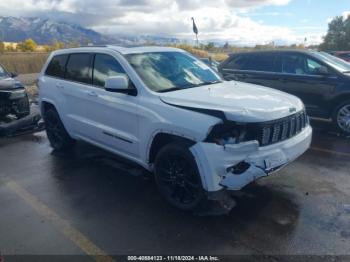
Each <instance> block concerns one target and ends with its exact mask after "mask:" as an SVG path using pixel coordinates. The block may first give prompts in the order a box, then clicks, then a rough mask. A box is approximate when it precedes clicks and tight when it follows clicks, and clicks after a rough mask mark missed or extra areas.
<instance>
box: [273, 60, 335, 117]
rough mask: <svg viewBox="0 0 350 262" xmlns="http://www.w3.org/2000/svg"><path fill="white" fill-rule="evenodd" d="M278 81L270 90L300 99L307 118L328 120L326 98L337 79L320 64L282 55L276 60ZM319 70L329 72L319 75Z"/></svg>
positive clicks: (316, 61)
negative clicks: (324, 118)
mask: <svg viewBox="0 0 350 262" xmlns="http://www.w3.org/2000/svg"><path fill="white" fill-rule="evenodd" d="M279 64H280V67H281V68H280V73H279V77H278V78H279V81H278V83H277V84H276V85H275V86H273V87H274V88H276V89H279V90H281V91H284V92H287V93H290V94H293V95H295V96H297V97H299V98H300V99H301V100H302V101H303V102H304V104H305V107H306V109H307V111H308V114H310V115H312V116H317V117H328V115H329V111H330V104H329V102H328V97H329V96H330V95H331V93H332V92H333V90H334V89H335V87H336V86H337V83H338V77H337V76H336V75H332V74H331V72H332V70H331V69H330V68H329V67H328V66H326V65H324V64H323V63H322V62H320V61H318V60H316V59H314V58H312V57H309V56H307V55H304V54H300V53H291V54H281V55H280V57H279ZM321 68H323V69H322V70H324V69H327V70H329V73H326V72H322V70H321Z"/></svg>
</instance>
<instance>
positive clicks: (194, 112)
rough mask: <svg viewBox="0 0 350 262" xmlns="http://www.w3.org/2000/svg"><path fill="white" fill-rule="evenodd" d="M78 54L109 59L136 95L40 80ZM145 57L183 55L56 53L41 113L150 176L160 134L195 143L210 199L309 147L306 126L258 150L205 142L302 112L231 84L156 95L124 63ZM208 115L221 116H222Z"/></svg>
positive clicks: (114, 50)
mask: <svg viewBox="0 0 350 262" xmlns="http://www.w3.org/2000/svg"><path fill="white" fill-rule="evenodd" d="M80 52H90V53H103V54H108V55H110V56H112V57H114V58H115V59H116V60H117V61H118V62H119V63H120V65H121V66H122V67H123V68H124V70H125V72H126V74H127V75H128V77H129V79H130V80H131V81H132V82H133V83H134V85H135V87H136V89H137V95H136V96H130V95H127V94H121V93H112V92H108V91H106V90H104V89H102V88H96V87H94V86H92V85H88V84H81V83H77V82H71V81H66V80H65V79H60V78H54V77H50V76H47V75H45V70H46V67H47V65H48V63H49V61H50V60H51V59H52V57H54V56H56V55H60V54H71V53H80ZM147 52H185V51H183V50H179V49H175V48H167V47H138V48H122V47H116V46H106V47H84V48H74V49H66V50H59V51H55V52H53V53H52V54H51V55H50V57H49V58H48V61H47V63H46V65H45V66H44V68H43V70H42V72H41V74H40V76H39V93H40V104H41V109H42V110H43V108H44V107H43V105H44V104H45V103H49V104H51V105H53V106H54V107H55V108H56V110H57V112H58V113H59V116H60V118H61V120H62V122H63V124H64V126H65V128H66V130H67V131H68V133H69V135H70V136H71V137H72V138H74V139H77V140H84V141H86V142H88V143H91V144H94V145H96V146H98V147H101V148H104V149H106V150H108V151H111V152H113V153H116V154H118V155H121V156H123V157H125V158H128V159H130V160H132V161H134V162H136V163H138V164H139V165H141V166H143V167H144V168H145V169H147V170H149V171H152V169H153V162H152V159H151V148H152V143H153V142H154V139H155V138H156V137H157V135H159V134H171V135H174V136H178V137H182V138H186V139H188V140H190V141H193V146H192V147H191V148H190V151H191V152H192V154H193V155H194V158H195V160H196V163H197V166H198V169H199V172H200V177H201V181H202V185H203V188H204V189H205V190H206V191H208V192H217V191H220V190H221V189H228V190H240V189H241V188H243V187H244V186H245V185H247V184H249V183H250V182H252V181H254V180H256V179H258V178H260V177H264V176H267V175H269V174H270V173H271V172H273V171H276V170H277V169H280V168H281V167H283V166H285V165H286V164H288V163H290V162H291V161H293V160H295V159H296V158H297V157H299V156H300V155H301V154H303V153H304V152H305V151H306V150H307V149H308V148H309V146H310V143H311V137H312V129H311V127H310V125H309V124H308V123H306V124H305V127H304V128H303V129H302V130H301V131H300V132H299V133H298V134H296V135H295V136H293V137H291V138H289V139H286V140H284V141H281V142H278V143H274V144H271V145H268V146H260V145H259V142H258V141H257V140H251V141H245V142H242V143H238V144H227V145H224V146H222V145H218V144H215V143H211V142H206V138H207V136H208V134H209V133H210V131H211V129H212V128H213V126H215V125H217V124H220V123H222V122H223V121H235V122H239V123H265V122H268V121H275V120H277V119H284V118H287V117H289V116H291V115H294V114H297V113H299V112H302V111H303V110H304V105H303V103H302V102H301V101H300V99H298V98H296V97H294V96H291V95H288V94H286V93H283V92H280V91H276V90H273V89H270V88H266V87H261V86H256V85H251V84H246V83H240V82H234V81H231V82H222V83H218V84H214V85H210V86H201V87H196V88H190V89H186V90H178V91H173V92H168V93H158V92H154V91H152V90H151V89H149V88H148V87H147V86H146V85H145V83H144V82H143V81H142V79H141V78H140V77H139V75H138V74H137V73H136V71H135V70H134V69H133V68H132V66H131V65H130V64H129V63H128V61H127V60H126V59H125V57H124V55H126V54H130V53H147ZM199 63H201V62H199ZM203 66H205V65H203ZM207 70H211V69H209V68H208V69H207ZM213 72H214V71H213ZM215 74H216V73H215ZM207 112H211V113H207ZM212 112H219V113H221V116H220V114H218V115H215V114H212ZM43 113H44V112H43ZM223 118H225V119H223ZM242 161H244V162H246V163H248V164H249V168H248V169H247V170H245V172H243V173H242V174H233V173H232V172H231V171H230V170H229V167H231V166H234V165H235V164H238V163H240V162H242Z"/></svg>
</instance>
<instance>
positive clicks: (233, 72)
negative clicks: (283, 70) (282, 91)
mask: <svg viewBox="0 0 350 262" xmlns="http://www.w3.org/2000/svg"><path fill="white" fill-rule="evenodd" d="M275 60H276V54H275V53H273V52H266V53H264V52H262V53H246V54H238V55H233V56H232V57H231V59H230V61H229V62H227V63H226V64H224V65H223V67H222V70H221V73H222V75H223V77H224V78H225V79H226V80H237V81H241V82H247V83H252V84H257V85H263V86H267V87H274V86H275V85H276V82H277V81H278V77H277V76H276V74H275V73H274V72H275Z"/></svg>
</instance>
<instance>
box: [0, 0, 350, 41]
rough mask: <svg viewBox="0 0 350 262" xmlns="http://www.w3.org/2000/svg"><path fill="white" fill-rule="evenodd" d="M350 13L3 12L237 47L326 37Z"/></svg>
mask: <svg viewBox="0 0 350 262" xmlns="http://www.w3.org/2000/svg"><path fill="white" fill-rule="evenodd" d="M346 14H350V0H333V1H329V0H84V1H83V0H11V4H10V3H9V2H8V1H0V15H2V16H16V17H18V16H26V17H33V16H39V17H45V18H52V19H56V20H63V21H68V22H73V23H77V24H80V25H82V26H86V27H88V28H91V29H94V30H96V31H98V32H101V33H104V34H108V35H157V36H165V37H169V36H171V37H177V38H183V39H189V40H190V39H192V40H193V39H194V35H193V32H192V21H191V17H194V18H195V21H196V24H197V27H198V29H199V36H198V37H199V40H200V41H208V40H220V41H229V42H230V43H233V44H238V45H255V44H266V43H269V42H272V41H274V42H275V43H276V44H293V43H303V42H304V40H305V38H307V43H308V44H316V43H320V42H321V41H322V37H323V36H324V35H325V34H326V32H327V25H328V23H329V22H330V21H331V19H332V18H333V17H335V16H338V15H346Z"/></svg>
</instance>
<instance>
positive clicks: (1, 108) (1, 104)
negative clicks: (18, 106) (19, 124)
mask: <svg viewBox="0 0 350 262" xmlns="http://www.w3.org/2000/svg"><path fill="white" fill-rule="evenodd" d="M11 105H12V102H10V101H0V115H7V114H9V113H10V112H11Z"/></svg>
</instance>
